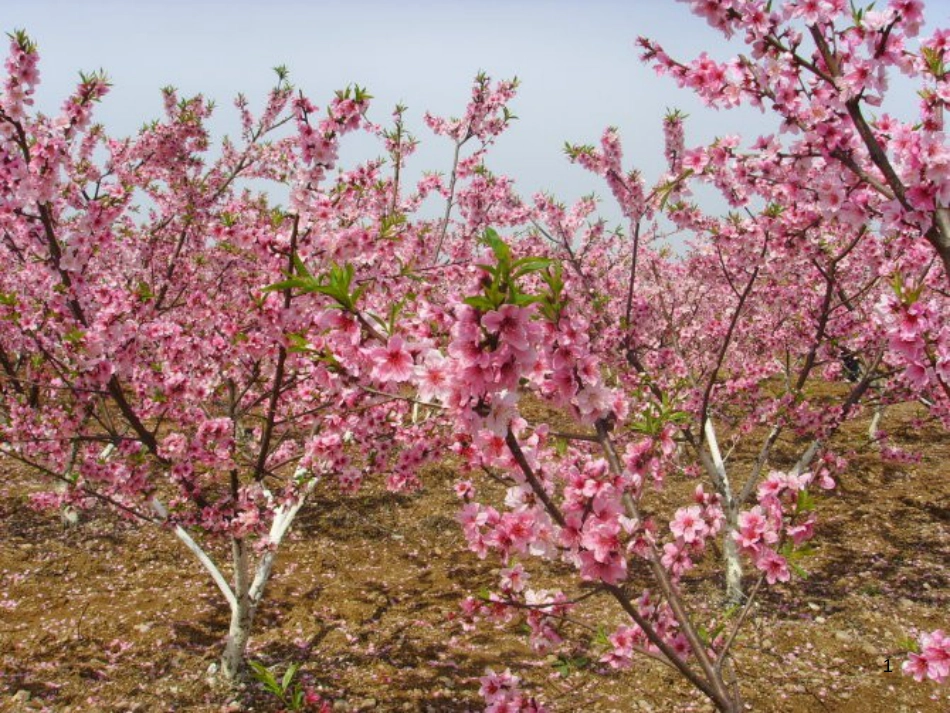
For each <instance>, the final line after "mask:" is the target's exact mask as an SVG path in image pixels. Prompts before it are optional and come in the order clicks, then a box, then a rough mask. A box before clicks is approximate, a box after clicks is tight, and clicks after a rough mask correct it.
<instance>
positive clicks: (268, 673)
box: [249, 661, 305, 711]
mask: <svg viewBox="0 0 950 713" xmlns="http://www.w3.org/2000/svg"><path fill="white" fill-rule="evenodd" d="M249 665H250V667H251V674H252V675H253V676H254V678H255V680H256V681H257V682H258V683H260V684H261V686H262V687H263V688H264V690H265V691H267V692H268V693H272V694H274V696H276V697H277V698H278V699H279V700H280V702H281V704H282V705H283V706H284V707H286V708H287V709H288V710H292V711H300V710H303V709H304V695H305V692H304V689H303V687H302V686H301V685H300V683H299V682H298V683H294V677H295V676H296V675H297V671H298V670H299V669H300V664H299V663H292V664H290V665H289V666H288V667H287V670H286V671H284V675H283V676H282V677H281V679H280V680H278V679H277V676H276V675H275V673H274V671H272V670H271V669H269V668H267V667H266V666H265V665H264V664H262V663H260V662H258V661H250V662H249Z"/></svg>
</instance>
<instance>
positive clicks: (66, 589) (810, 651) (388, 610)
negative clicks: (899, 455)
mask: <svg viewBox="0 0 950 713" xmlns="http://www.w3.org/2000/svg"><path fill="white" fill-rule="evenodd" d="M924 415H925V414H924V411H923V410H922V408H920V407H919V406H916V405H911V404H904V405H900V406H897V407H893V408H891V409H890V410H889V411H888V413H887V415H886V417H885V421H884V424H883V425H884V427H885V428H886V429H887V430H889V431H890V432H891V433H892V434H893V437H894V442H895V443H897V444H900V445H902V446H904V447H905V448H908V449H910V450H913V451H917V452H919V453H920V454H921V455H922V459H921V460H920V461H919V462H917V463H912V464H901V465H895V464H893V463H885V462H882V460H881V457H880V455H879V454H878V453H877V452H876V451H875V450H874V449H871V448H867V447H866V444H865V440H866V439H865V437H864V435H863V434H864V433H865V431H866V428H867V423H866V421H863V422H857V423H856V424H854V425H853V426H850V427H849V428H848V429H847V430H846V432H845V433H844V434H843V435H842V437H841V438H839V442H838V443H837V444H836V447H837V449H838V451H839V452H847V451H853V453H852V455H851V458H850V461H851V462H850V466H849V469H848V470H847V472H846V473H845V474H844V475H843V476H842V478H841V481H840V487H839V488H838V489H837V490H836V491H834V492H833V493H832V494H831V495H829V496H827V497H823V498H822V499H821V500H820V501H819V505H818V508H819V517H820V525H819V527H818V530H817V536H816V539H815V542H816V544H817V545H818V553H817V555H816V556H815V557H814V558H812V559H810V560H809V561H808V562H806V563H805V567H806V569H807V570H808V571H809V577H808V579H807V580H800V579H793V581H792V582H790V583H788V584H786V585H781V586H776V587H773V588H770V589H769V590H768V591H767V592H765V594H764V595H763V596H762V597H761V600H760V602H759V605H758V606H757V607H756V609H755V611H754V616H753V618H752V620H751V622H750V623H749V624H748V625H747V626H746V628H745V629H744V633H743V634H742V635H741V636H740V639H739V641H738V644H737V648H736V655H737V669H738V675H739V678H740V681H741V683H742V690H743V693H744V695H745V697H746V699H747V702H748V704H749V706H750V709H751V710H756V711H776V712H782V713H785V712H789V713H798V712H803V711H841V712H842V713H849V712H853V713H859V712H860V713H868V712H871V713H874V712H877V711H880V712H882V713H890V712H894V713H898V712H901V711H908V712H909V711H934V712H939V711H948V710H950V688H948V687H943V688H941V687H938V686H936V685H935V684H932V683H923V684H918V683H915V682H914V681H913V680H912V679H909V678H907V677H905V676H903V675H902V674H901V673H899V667H900V663H901V662H902V661H903V653H902V651H901V648H900V641H901V640H902V639H903V638H904V637H906V636H907V635H908V634H910V633H912V632H913V631H915V628H919V629H933V628H937V627H941V626H942V627H944V628H948V627H950V616H948V612H950V436H948V435H947V434H946V433H945V432H944V431H943V430H942V429H941V428H940V427H939V426H936V425H932V424H927V423H920V422H919V421H917V419H919V418H921V417H923V416H924ZM796 453H797V450H796V444H793V443H790V442H789V443H785V444H783V446H782V448H781V449H780V451H779V452H778V454H777V456H778V461H779V465H781V461H782V459H783V458H784V459H787V461H788V462H792V461H793V460H794V459H795V457H796ZM748 457H749V456H746V461H744V462H745V463H748V462H749V461H748ZM742 458H743V455H742V454H741V453H739V454H738V455H736V456H734V458H733V461H734V465H733V467H738V468H739V469H740V471H739V472H741V469H742V467H743V460H742ZM0 472H2V473H3V480H2V482H0V710H3V711H20V710H49V711H57V712H58V711H63V712H64V713H65V712H66V711H76V712H79V711H196V712H211V711H222V710H240V709H243V710H255V711H272V710H277V709H279V707H280V706H279V705H278V704H277V703H276V701H275V700H274V699H273V697H271V696H270V695H269V694H265V693H264V692H263V691H262V690H261V689H260V687H259V686H258V685H257V684H256V683H249V684H247V686H246V687H245V689H244V690H243V691H238V692H237V693H233V692H228V691H226V690H221V689H220V688H216V687H214V686H212V685H210V684H209V681H208V678H207V671H208V668H209V666H210V665H212V664H213V663H215V662H216V660H217V657H218V655H219V653H220V650H221V647H222V643H223V639H224V635H225V633H226V629H227V622H228V617H227V610H226V607H225V606H224V602H223V599H222V598H221V596H220V594H219V592H218V591H217V589H216V588H215V587H214V585H213V583H212V582H211V581H210V579H209V578H208V577H207V575H206V574H205V573H204V571H203V570H202V569H201V568H200V566H199V565H198V563H197V562H196V561H195V560H194V558H193V557H192V556H191V554H190V553H188V552H187V551H186V550H185V549H184V548H183V547H182V546H181V545H180V543H178V541H177V540H175V538H174V537H173V536H172V535H171V534H170V533H167V532H162V531H157V530H154V529H152V530H149V529H142V528H138V527H136V526H134V525H133V524H130V523H128V522H126V521H124V520H122V519H120V518H118V517H116V516H114V515H109V514H107V513H99V514H96V515H95V516H94V517H91V518H88V519H86V520H84V521H83V522H82V523H81V524H80V525H79V526H78V527H74V528H70V529H68V530H64V528H63V527H62V525H61V524H60V521H59V519H58V517H56V515H55V514H50V513H40V512H36V511H34V510H32V509H30V508H29V507H28V505H27V497H28V494H29V492H31V491H33V490H36V489H38V488H39V486H38V485H37V484H36V483H35V482H34V481H33V480H32V479H31V477H30V476H29V475H28V474H27V473H25V472H23V471H22V470H21V469H19V468H18V467H16V466H13V465H11V464H9V463H0ZM456 478H457V474H456V472H455V471H454V469H453V468H451V466H450V464H449V463H444V464H442V465H440V466H439V467H435V468H430V469H429V470H428V471H427V472H426V474H425V477H424V482H425V490H424V491H423V492H421V493H418V494H414V495H411V496H392V495H389V494H387V493H385V492H384V491H382V490H380V489H375V488H374V487H372V486H370V487H367V488H366V489H364V490H363V491H362V492H361V493H360V494H358V495H356V496H349V497H347V496H342V495H340V494H338V493H336V492H334V491H333V489H332V488H330V487H327V489H325V490H322V491H318V493H317V497H316V498H314V500H313V501H312V502H311V503H310V504H309V505H308V506H307V508H306V509H305V510H304V511H302V512H301V515H300V516H299V518H298V521H297V523H296V524H295V526H294V532H293V535H292V537H291V538H290V540H289V541H288V542H286V544H285V547H284V548H283V549H282V554H281V558H280V561H279V563H278V565H277V567H276V571H275V576H274V579H273V580H272V582H271V585H270V587H269V590H268V592H267V595H266V601H265V604H264V605H263V607H262V610H261V612H260V614H259V617H258V620H257V622H256V623H255V636H254V638H253V641H252V657H253V658H254V659H255V660H258V661H261V662H262V663H264V664H265V665H268V666H271V667H274V668H275V670H276V671H277V672H278V673H282V672H283V670H284V669H285V668H286V666H287V665H289V664H290V663H292V662H297V663H300V664H301V665H302V667H301V672H300V674H299V676H300V677H301V678H302V680H304V681H306V682H308V684H309V685H311V686H313V687H314V689H316V690H318V691H319V693H320V694H321V695H322V696H323V697H324V698H325V699H326V700H328V701H330V702H331V704H332V708H333V710H341V711H368V710H377V711H439V712H441V711H446V712H452V711H467V710H478V709H479V705H480V698H479V697H478V678H479V677H480V676H482V675H483V674H484V671H485V669H486V668H487V667H493V668H495V669H496V670H498V669H504V668H510V669H511V670H512V672H513V673H516V674H517V675H519V676H521V677H522V678H523V680H524V686H525V688H526V689H527V690H528V691H530V692H532V693H534V694H536V695H537V696H538V697H539V698H541V699H542V700H544V701H545V702H546V703H547V704H548V706H549V708H550V709H551V710H552V711H561V712H564V711H687V710H695V711H707V710H711V707H710V706H709V704H708V703H706V702H705V701H704V700H703V699H702V698H701V697H700V696H698V695H697V694H695V693H692V692H691V691H690V690H689V688H688V687H687V686H686V685H684V684H683V683H682V682H680V681H679V680H677V678H676V676H675V675H674V674H673V673H672V672H671V671H670V670H669V669H667V668H665V667H663V666H661V665H659V664H655V663H653V662H649V661H644V662H642V663H639V664H638V665H637V666H635V667H634V669H633V670H631V671H626V672H612V671H604V670H603V669H602V667H600V666H599V665H598V664H597V663H596V661H594V662H593V663H589V664H587V665H583V666H580V667H577V668H573V669H571V670H569V671H568V675H566V676H565V675H564V674H563V671H561V670H559V668H558V667H557V666H556V665H555V664H556V663H557V662H556V661H555V660H554V659H553V658H552V657H550V656H549V657H544V656H539V655H537V654H535V653H534V652H532V651H531V650H530V648H529V647H528V646H527V642H526V639H525V636H524V633H523V631H522V630H521V629H520V627H518V626H516V625H512V626H508V627H502V628H500V629H495V628H494V627H492V626H491V625H487V624H482V625H480V626H478V627H477V628H475V629H472V630H466V628H465V627H464V626H463V623H462V621H461V620H460V618H459V616H458V615H459V602H460V601H461V599H462V598H463V597H464V596H466V595H469V594H474V593H476V592H478V591H479V590H480V589H481V588H483V587H493V586H494V585H495V583H496V581H497V564H496V563H494V562H492V561H491V560H490V559H489V560H486V561H482V560H479V559H478V558H477V557H475V556H474V555H472V554H471V553H469V552H467V551H466V549H465V543H464V541H463V538H462V535H461V532H460V529H459V526H458V525H457V523H456V521H455V519H454V518H455V513H456V512H457V510H458V501H457V499H456V497H455V495H454V493H453V492H452V485H453V483H454V482H455V480H456ZM480 487H481V489H482V490H483V491H486V492H489V493H495V494H496V495H497V494H500V493H501V488H500V487H499V486H497V485H494V484H491V483H487V484H480ZM692 487H694V484H690V483H686V484H683V485H682V487H679V488H678V487H675V486H674V487H671V488H670V489H669V490H668V491H667V492H665V493H664V494H663V496H662V498H663V499H664V500H665V501H668V502H669V503H673V502H675V501H676V499H677V498H680V502H682V495H683V493H685V492H687V491H688V490H690V489H692ZM493 489H494V490H493ZM222 554H223V553H222ZM554 574H556V572H553V573H549V574H548V575H547V576H550V577H553V576H554ZM544 578H545V577H544V575H542V576H541V580H542V582H543V580H544ZM552 582H553V580H552ZM721 586H722V583H721V582H719V581H717V580H716V579H715V578H712V577H707V576H706V575H704V574H703V572H702V571H701V570H700V571H697V572H696V573H694V574H693V575H691V587H693V588H695V590H696V592H697V594H696V604H697V605H699V603H700V602H702V601H704V600H705V601H706V602H707V605H708V606H716V602H717V599H718V592H719V591H721ZM587 603H589V604H590V606H589V607H587V608H586V609H585V610H583V611H579V612H578V618H579V619H580V620H581V621H582V622H584V623H588V624H591V625H595V626H596V625H601V624H602V625H605V626H609V625H611V624H616V623H618V622H619V621H620V620H621V619H620V613H619V612H618V611H616V610H615V609H614V608H611V605H610V602H608V601H607V600H605V599H600V598H599V597H594V598H592V599H591V600H589V602H587ZM888 664H889V667H890V669H891V670H890V672H889V671H888Z"/></svg>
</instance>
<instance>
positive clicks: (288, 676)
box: [280, 663, 300, 691]
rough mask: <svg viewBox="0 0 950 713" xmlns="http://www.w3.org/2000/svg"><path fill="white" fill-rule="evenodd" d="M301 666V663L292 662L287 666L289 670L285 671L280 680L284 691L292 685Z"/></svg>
mask: <svg viewBox="0 0 950 713" xmlns="http://www.w3.org/2000/svg"><path fill="white" fill-rule="evenodd" d="M299 668H300V664H299V663H292V664H290V666H288V667H287V670H286V671H285V672H284V677H283V679H282V680H281V682H280V686H281V688H282V689H283V690H284V691H286V690H287V689H288V688H289V687H290V684H291V682H292V681H293V680H294V676H295V675H297V669H299Z"/></svg>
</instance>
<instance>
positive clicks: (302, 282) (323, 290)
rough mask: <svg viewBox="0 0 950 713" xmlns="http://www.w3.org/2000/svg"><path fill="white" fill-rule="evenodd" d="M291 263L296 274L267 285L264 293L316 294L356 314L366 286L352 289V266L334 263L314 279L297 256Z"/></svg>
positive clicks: (353, 271)
mask: <svg viewBox="0 0 950 713" xmlns="http://www.w3.org/2000/svg"><path fill="white" fill-rule="evenodd" d="M293 263H294V271H295V273H296V274H294V275H292V276H291V277H289V278H288V279H286V280H282V281H281V282H276V283H274V284H273V285H268V286H267V287H265V288H264V292H277V291H280V290H300V292H301V294H307V293H312V292H317V293H319V294H322V295H326V296H327V297H330V298H332V299H333V300H334V301H335V302H336V303H337V304H336V306H337V307H338V308H339V309H343V310H345V311H347V312H356V304H357V302H358V301H359V299H360V297H362V295H363V293H364V292H365V291H366V285H360V286H358V287H355V288H354V287H353V275H354V274H355V270H354V268H353V265H351V264H350V263H346V264H344V265H338V264H335V263H334V264H333V265H331V266H330V269H329V270H327V271H326V272H324V273H323V274H321V275H319V276H317V277H315V276H313V275H312V274H310V271H309V270H308V269H307V266H306V265H304V263H303V260H301V259H300V256H299V255H296V254H295V255H294V256H293Z"/></svg>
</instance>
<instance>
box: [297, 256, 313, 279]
mask: <svg viewBox="0 0 950 713" xmlns="http://www.w3.org/2000/svg"><path fill="white" fill-rule="evenodd" d="M292 259H293V263H294V269H295V270H296V271H297V274H298V275H303V276H304V277H313V275H311V274H310V271H309V270H308V269H307V266H306V265H304V262H303V260H301V259H300V255H298V254H297V253H296V252H295V253H294V254H293V256H292Z"/></svg>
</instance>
